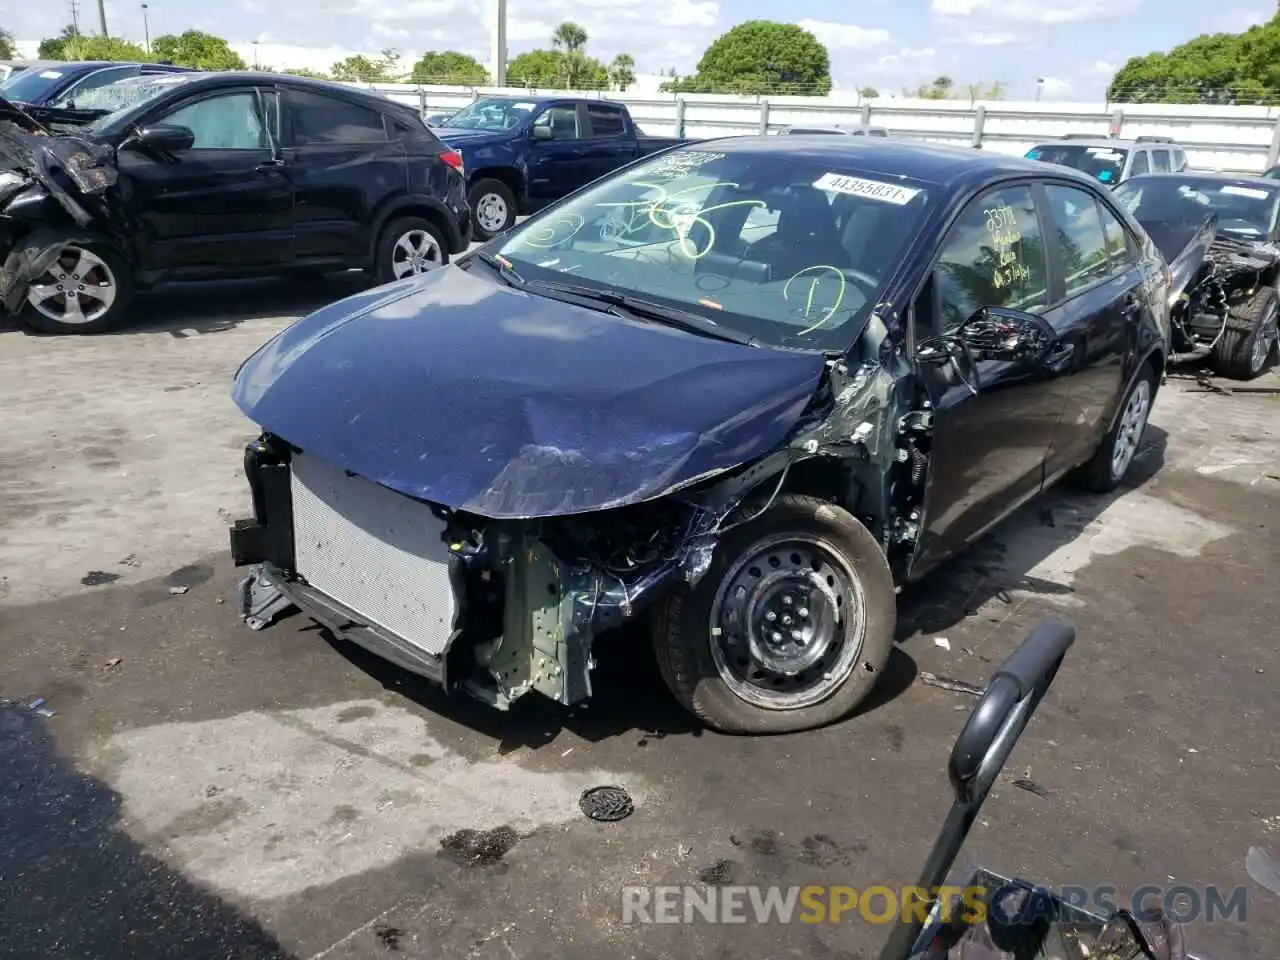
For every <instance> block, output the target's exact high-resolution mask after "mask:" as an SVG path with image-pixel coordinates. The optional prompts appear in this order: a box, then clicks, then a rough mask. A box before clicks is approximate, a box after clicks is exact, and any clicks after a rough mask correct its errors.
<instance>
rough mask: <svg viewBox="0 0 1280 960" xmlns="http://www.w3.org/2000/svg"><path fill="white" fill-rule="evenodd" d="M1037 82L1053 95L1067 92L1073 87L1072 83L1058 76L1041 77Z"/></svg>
mask: <svg viewBox="0 0 1280 960" xmlns="http://www.w3.org/2000/svg"><path fill="white" fill-rule="evenodd" d="M1037 82H1038V83H1039V84H1040V86H1041V88H1042V89H1043V90H1044V92H1045V93H1046V94H1048V95H1049V96H1051V97H1052V96H1054V95H1056V94H1060V93H1066V92H1067V91H1068V90H1070V89H1071V84H1070V83H1069V82H1068V81H1066V80H1060V79H1058V78H1057V77H1041V78H1040V79H1039V80H1038V81H1037Z"/></svg>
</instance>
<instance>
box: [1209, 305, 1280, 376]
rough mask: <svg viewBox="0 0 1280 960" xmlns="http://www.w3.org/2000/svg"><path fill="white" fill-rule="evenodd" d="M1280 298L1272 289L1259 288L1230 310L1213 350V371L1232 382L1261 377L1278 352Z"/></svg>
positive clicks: (1279, 339)
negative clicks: (1225, 326) (1246, 300)
mask: <svg viewBox="0 0 1280 960" xmlns="http://www.w3.org/2000/svg"><path fill="white" fill-rule="evenodd" d="M1278 341H1280V297H1277V294H1276V291H1275V289H1274V288H1273V287H1262V288H1261V289H1260V290H1258V292H1257V293H1255V294H1254V295H1253V297H1252V298H1251V299H1250V300H1249V302H1248V303H1245V304H1242V305H1240V306H1238V307H1235V308H1233V309H1232V311H1231V313H1230V314H1229V315H1228V317H1227V328H1226V329H1225V330H1223V331H1222V336H1221V338H1219V340H1218V343H1217V345H1216V346H1215V347H1214V351H1213V357H1212V362H1213V368H1214V370H1215V371H1216V372H1217V373H1219V374H1220V375H1222V376H1224V377H1231V378H1232V379H1233V380H1253V379H1254V378H1256V377H1260V376H1262V374H1263V373H1264V372H1265V371H1266V369H1267V366H1268V365H1269V364H1270V363H1271V362H1272V359H1273V354H1275V352H1276V351H1277V349H1280V348H1278V347H1277V342H1278Z"/></svg>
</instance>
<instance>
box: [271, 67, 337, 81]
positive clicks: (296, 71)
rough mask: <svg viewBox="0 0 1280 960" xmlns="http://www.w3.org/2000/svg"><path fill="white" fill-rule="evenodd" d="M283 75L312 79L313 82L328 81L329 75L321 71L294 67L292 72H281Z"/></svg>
mask: <svg viewBox="0 0 1280 960" xmlns="http://www.w3.org/2000/svg"><path fill="white" fill-rule="evenodd" d="M280 72H281V73H283V74H285V75H286V76H290V77H310V78H311V79H312V80H328V79H329V75H328V74H327V73H321V72H320V71H319V70H308V69H307V68H306V67H294V68H293V69H291V70H281V71H280Z"/></svg>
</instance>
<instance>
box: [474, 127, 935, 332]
mask: <svg viewBox="0 0 1280 960" xmlns="http://www.w3.org/2000/svg"><path fill="white" fill-rule="evenodd" d="M929 200H930V195H929V192H928V190H927V189H926V188H925V186H924V185H922V184H920V183H919V182H917V181H914V180H911V179H909V178H906V177H899V176H890V175H885V174H877V173H870V172H867V171H866V170H862V169H859V167H858V165H857V162H856V160H853V159H849V158H841V159H838V160H837V159H835V158H834V157H833V158H831V159H826V158H813V157H806V156H797V155H794V154H790V153H774V152H772V151H767V152H766V151H761V152H756V151H741V152H739V151H733V150H727V151H725V152H717V151H714V150H702V149H697V148H694V147H685V148H681V149H677V150H673V151H670V152H668V153H664V154H662V155H661V156H659V157H656V158H654V159H652V160H650V161H648V162H645V163H641V164H637V165H636V166H633V167H629V168H628V169H627V170H626V171H625V172H623V173H620V174H618V175H616V176H613V177H610V178H609V179H607V180H604V181H601V182H599V183H597V184H594V185H592V186H590V187H588V188H587V189H585V190H583V191H582V192H581V193H579V194H578V195H576V196H573V197H571V198H570V199H568V200H567V201H565V202H564V203H561V204H559V205H558V206H557V207H556V208H555V209H553V210H548V211H546V212H545V213H544V214H542V215H539V216H535V217H533V218H531V219H530V220H528V221H526V222H525V223H524V224H522V225H521V226H519V227H516V228H515V229H514V230H513V231H512V232H511V233H510V234H508V235H506V237H505V238H504V239H503V241H502V246H501V247H500V249H499V251H498V252H499V253H500V254H501V255H502V256H503V257H504V258H506V259H507V260H508V261H509V262H510V263H511V264H512V267H513V269H514V270H515V271H516V272H517V273H518V274H519V275H520V276H521V277H523V279H525V280H526V281H529V282H530V283H531V285H536V284H537V283H541V282H555V283H561V284H564V283H573V284H576V285H579V286H587V287H591V288H593V289H595V290H598V291H603V292H607V293H612V294H622V295H624V296H631V297H637V298H643V299H644V300H647V301H650V302H658V303H662V304H664V305H666V306H669V307H675V308H678V309H682V310H686V311H688V312H691V313H696V314H698V315H699V316H700V317H701V318H703V319H704V320H706V321H711V322H713V323H715V324H717V325H719V326H720V327H722V328H727V329H728V330H730V331H732V332H733V333H735V334H737V335H738V336H740V337H741V336H745V337H751V338H754V339H755V340H757V341H758V342H760V343H763V344H770V345H774V346H786V347H799V348H810V349H821V350H844V349H847V348H848V347H849V346H851V345H852V342H853V340H854V338H855V337H856V336H857V335H858V333H859V332H860V330H861V327H862V325H863V324H864V323H865V321H866V319H867V317H868V316H869V315H870V313H871V311H872V309H873V308H874V306H875V304H877V303H878V302H880V299H881V293H882V291H883V288H884V285H885V283H886V282H887V281H888V280H889V278H890V277H891V275H892V274H893V273H894V272H895V270H896V269H897V267H898V265H899V261H900V257H901V254H902V251H903V250H904V249H905V248H906V246H907V244H908V242H909V241H910V240H911V238H912V237H913V236H914V235H915V233H916V231H917V230H918V229H919V227H920V224H921V222H922V219H923V217H924V214H925V211H926V210H927V209H928V204H929Z"/></svg>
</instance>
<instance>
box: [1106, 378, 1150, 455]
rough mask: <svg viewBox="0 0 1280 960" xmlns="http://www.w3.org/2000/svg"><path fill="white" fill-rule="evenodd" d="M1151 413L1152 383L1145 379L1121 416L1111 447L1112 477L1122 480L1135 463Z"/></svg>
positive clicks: (1138, 385) (1140, 381)
mask: <svg viewBox="0 0 1280 960" xmlns="http://www.w3.org/2000/svg"><path fill="white" fill-rule="evenodd" d="M1150 413H1151V382H1150V381H1149V380H1148V379H1147V378H1146V377H1143V378H1142V379H1140V380H1139V381H1138V382H1137V383H1136V384H1134V387H1133V393H1131V394H1129V400H1128V402H1127V403H1126V404H1125V405H1124V412H1123V413H1121V414H1120V423H1119V424H1118V426H1117V429H1116V439H1115V443H1114V444H1113V445H1112V447H1111V476H1112V478H1113V479H1115V480H1120V479H1122V478H1123V477H1124V475H1125V474H1126V473H1127V472H1128V470H1129V465H1130V464H1132V463H1133V458H1134V455H1135V454H1137V452H1138V444H1140V443H1141V442H1142V434H1143V433H1144V432H1145V431H1146V429H1147V416H1148V415H1149V414H1150Z"/></svg>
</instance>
